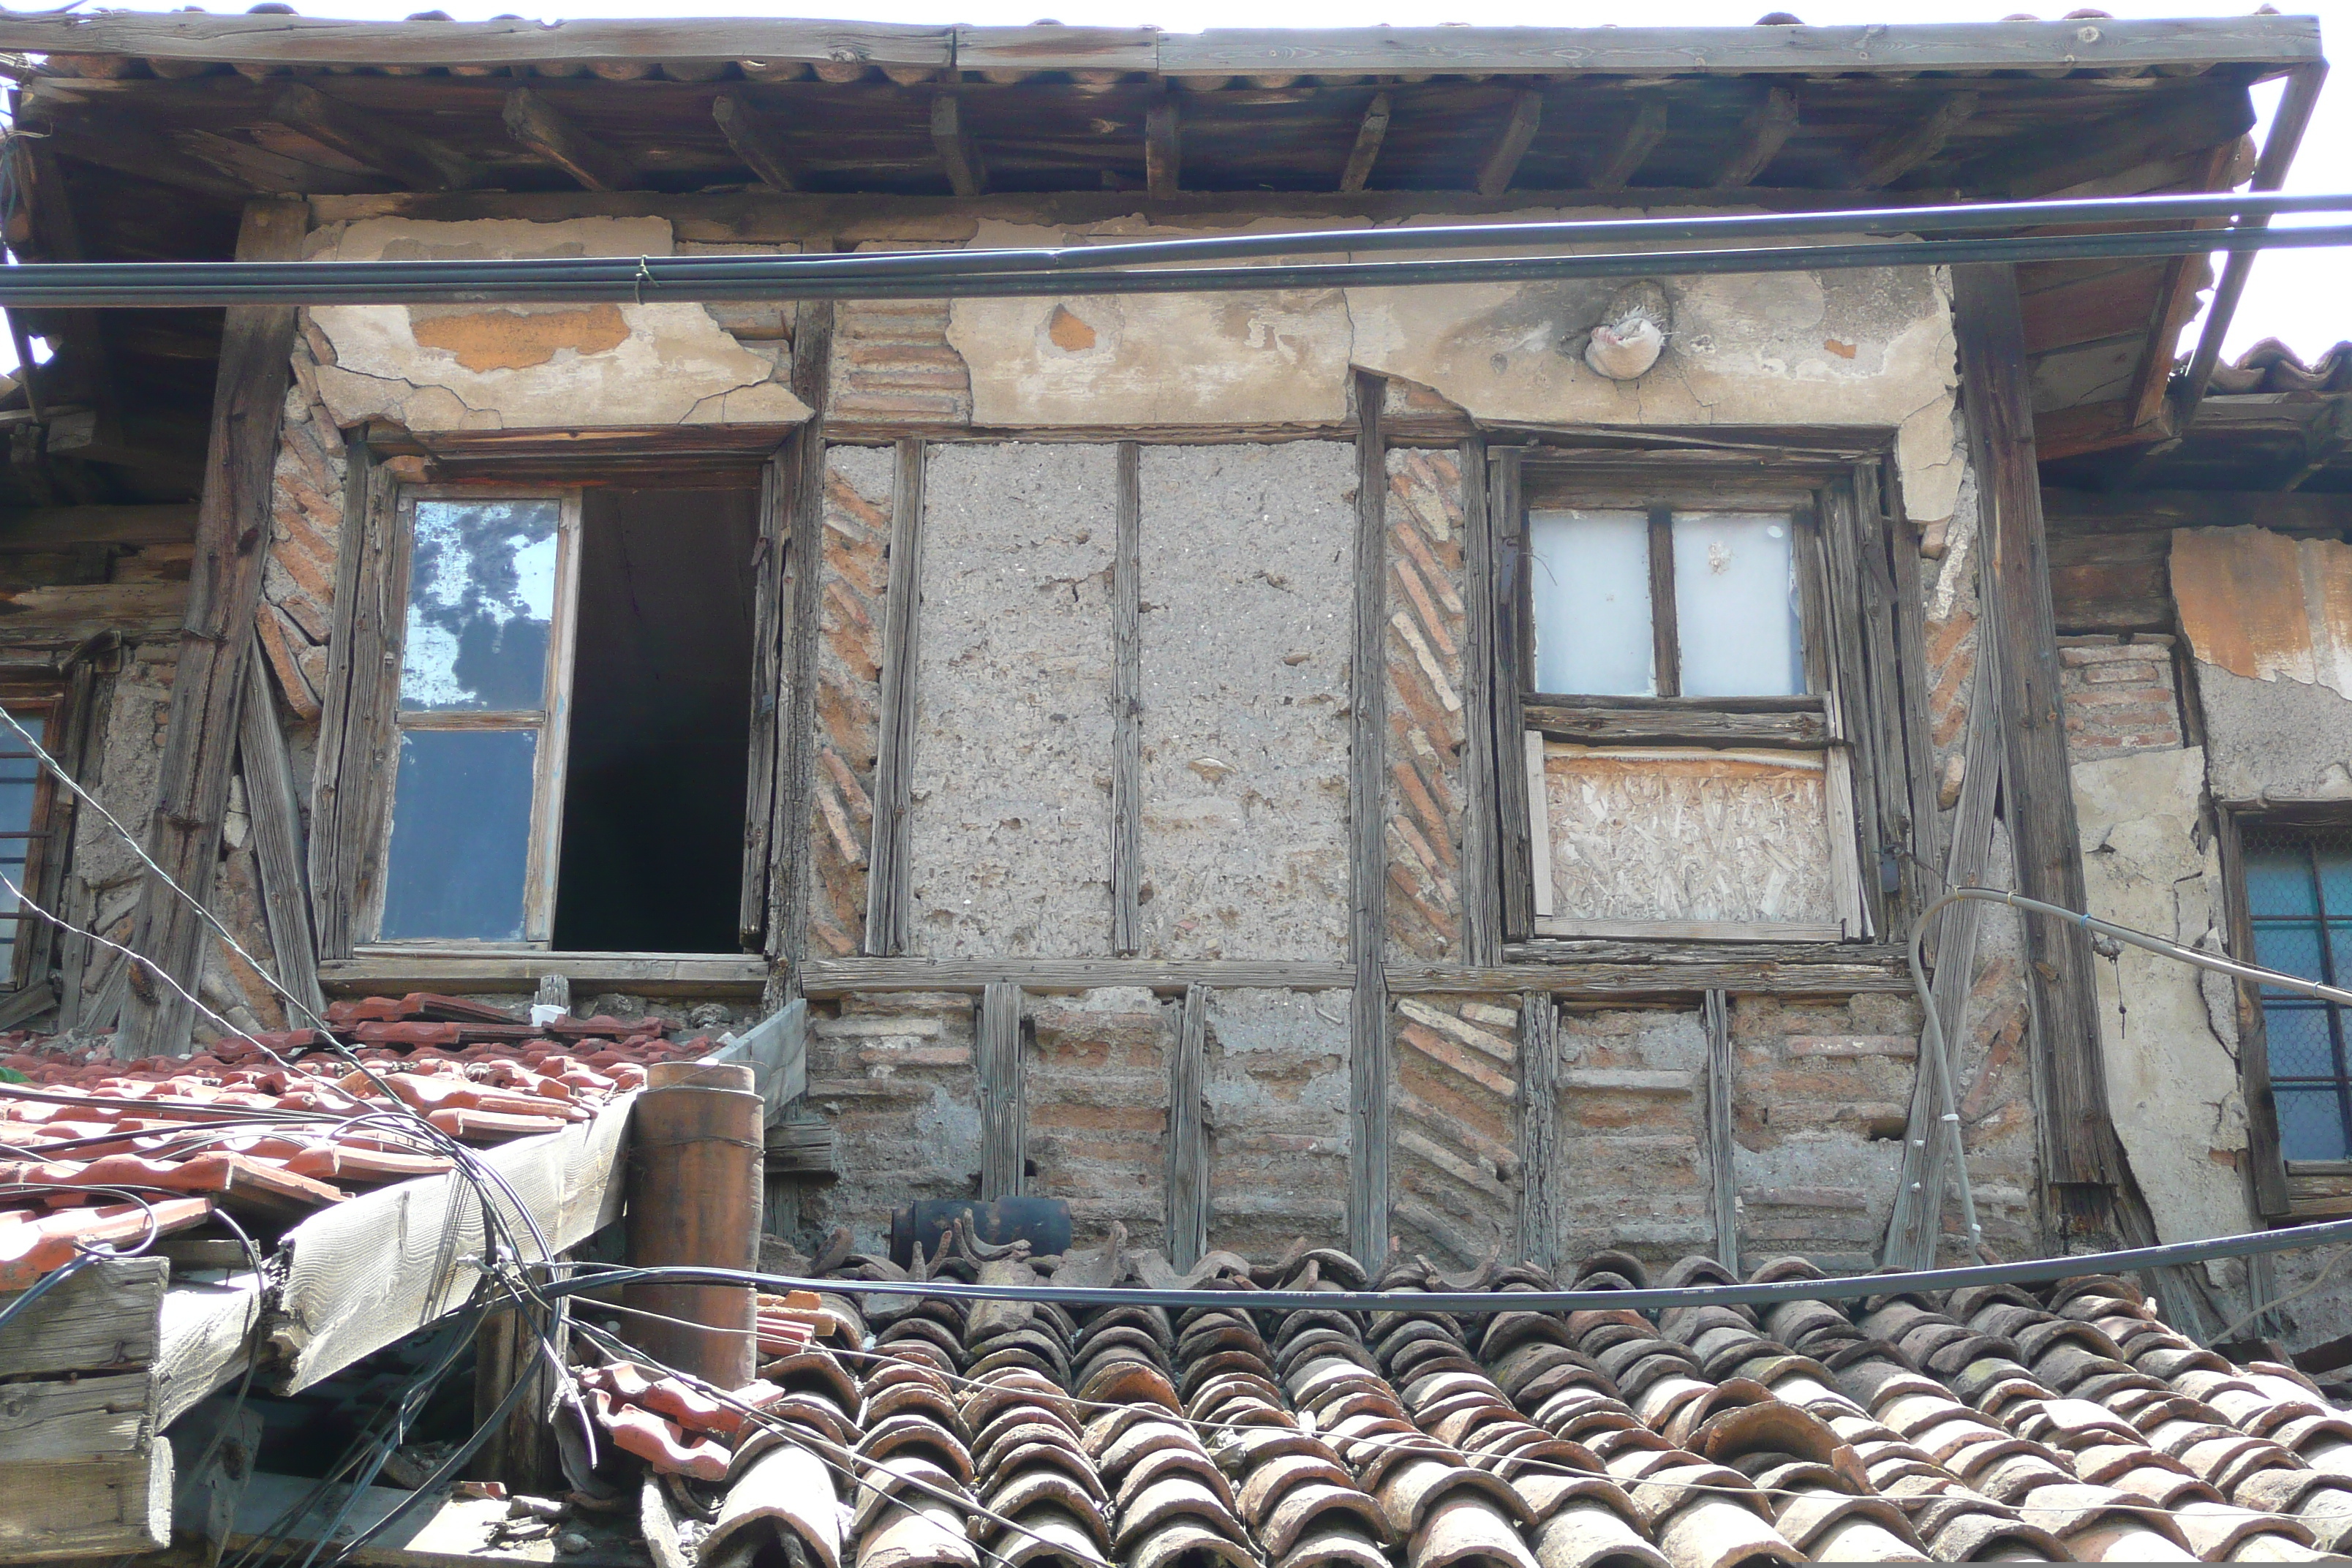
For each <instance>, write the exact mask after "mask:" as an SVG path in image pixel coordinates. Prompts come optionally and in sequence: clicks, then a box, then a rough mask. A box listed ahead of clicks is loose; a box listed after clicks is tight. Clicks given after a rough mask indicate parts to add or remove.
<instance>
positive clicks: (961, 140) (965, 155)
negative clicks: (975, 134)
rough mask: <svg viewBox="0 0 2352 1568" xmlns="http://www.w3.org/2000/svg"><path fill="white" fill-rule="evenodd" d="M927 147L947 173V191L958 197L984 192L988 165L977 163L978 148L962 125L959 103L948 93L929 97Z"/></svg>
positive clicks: (979, 158)
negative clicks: (928, 141)
mask: <svg viewBox="0 0 2352 1568" xmlns="http://www.w3.org/2000/svg"><path fill="white" fill-rule="evenodd" d="M931 147H932V150H933V151H934V152H936V153H938V154H939V159H940V168H941V169H943V170H945V171H946V173H947V177H948V188H949V189H950V190H952V191H953V192H955V194H956V195H959V196H977V195H983V194H985V193H986V192H987V190H988V165H987V164H985V163H982V162H981V157H980V146H979V144H978V143H977V142H974V141H973V140H972V137H971V127H970V126H968V125H966V124H965V123H964V120H963V104H962V101H961V100H960V99H958V98H957V97H956V95H955V94H954V93H952V92H939V93H934V94H932V95H931Z"/></svg>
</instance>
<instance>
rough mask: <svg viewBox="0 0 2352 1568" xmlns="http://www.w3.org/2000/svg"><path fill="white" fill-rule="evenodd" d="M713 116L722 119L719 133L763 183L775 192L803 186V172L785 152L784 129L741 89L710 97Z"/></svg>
mask: <svg viewBox="0 0 2352 1568" xmlns="http://www.w3.org/2000/svg"><path fill="white" fill-rule="evenodd" d="M710 118H711V119H713V120H715V121H718V122H719V134H720V135H721V136H724V137H726V138H727V145H729V146H730V147H732V148H734V149H735V155H736V156H737V157H738V158H740V159H742V160H743V166H744V167H745V168H747V169H749V170H751V173H752V174H755V175H757V176H758V177H759V180H760V183H761V184H763V185H765V186H767V187H768V188H769V189H770V190H772V191H797V190H799V189H800V188H801V184H800V174H799V173H798V172H797V171H796V170H794V169H793V160H792V158H791V157H790V156H789V155H788V154H787V153H785V152H784V146H783V142H784V139H783V134H782V130H781V128H780V127H778V125H777V124H776V122H775V121H773V120H772V119H771V118H769V117H768V115H766V114H765V113H763V112H761V110H758V109H755V108H753V107H752V106H751V100H750V99H748V98H746V97H744V96H743V94H741V93H740V92H722V93H719V94H718V95H717V96H715V97H713V98H712V99H711V100H710Z"/></svg>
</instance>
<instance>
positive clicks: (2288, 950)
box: [2254, 921, 2327, 995]
mask: <svg viewBox="0 0 2352 1568" xmlns="http://www.w3.org/2000/svg"><path fill="white" fill-rule="evenodd" d="M2254 962H2255V963H2259V964H2261V965H2262V966H2263V968H2265V969H2275V970H2277V971H2278V972H2279V973H2282V974H2296V975H2301V976H2302V977H2303V978H2304V979H2305V980H2325V979H2326V978H2327V976H2326V975H2325V974H2323V973H2320V969H2319V931H2318V928H2317V927H2316V926H2315V925H2306V924H2305V923H2303V922H2302V921H2277V922H2275V923H2273V922H2270V921H2263V922H2258V923H2257V924H2256V925H2255V927H2254ZM2271 994H2273V995H2279V994H2284V993H2280V992H2278V991H2276V990H2273V992H2272V993H2271Z"/></svg>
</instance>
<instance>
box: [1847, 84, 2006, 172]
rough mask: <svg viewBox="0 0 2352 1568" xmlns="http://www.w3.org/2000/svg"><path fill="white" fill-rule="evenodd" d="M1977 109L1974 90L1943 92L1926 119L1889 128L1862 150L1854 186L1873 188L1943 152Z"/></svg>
mask: <svg viewBox="0 0 2352 1568" xmlns="http://www.w3.org/2000/svg"><path fill="white" fill-rule="evenodd" d="M1976 111H1977V95H1976V94H1975V93H1973V92H1953V93H1947V94H1945V96H1944V98H1943V99H1942V100H1941V101H1939V102H1938V103H1937V105H1936V107H1935V108H1934V109H1933V110H1929V111H1928V114H1927V118H1926V119H1925V120H1922V121H1919V123H1917V124H1916V125H1907V126H1905V127H1904V128H1903V129H1902V130H1900V131H1890V132H1887V133H1886V134H1885V135H1884V136H1882V137H1880V138H1879V139H1878V140H1877V141H1875V142H1872V143H1871V144H1870V145H1869V146H1868V147H1866V148H1864V150H1863V153H1862V166H1861V168H1860V169H1859V170H1857V171H1856V172H1855V174H1854V182H1853V183H1854V185H1855V188H1856V189H1859V190H1865V191H1874V190H1877V189H1879V188H1880V187H1882V186H1885V185H1891V184H1894V183H1895V181H1897V180H1899V179H1901V178H1902V177H1903V176H1904V175H1906V174H1909V173H1910V172H1911V171H1912V170H1914V169H1916V168H1917V167H1918V166H1919V165H1920V164H1922V163H1926V162H1927V160H1928V159H1930V158H1932V157H1934V156H1935V155H1936V154H1937V153H1940V152H1942V151H1943V150H1944V143H1945V142H1948V141H1950V140H1951V137H1952V132H1955V131H1957V130H1958V129H1959V128H1960V127H1961V126H1962V125H1963V124H1965V123H1967V121H1968V120H1969V117H1970V116H1971V115H1973V114H1975V113H1976Z"/></svg>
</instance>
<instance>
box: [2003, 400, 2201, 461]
mask: <svg viewBox="0 0 2352 1568" xmlns="http://www.w3.org/2000/svg"><path fill="white" fill-rule="evenodd" d="M2034 429H2035V437H2036V438H2035V441H2034V449H2035V450H2036V451H2037V452H2039V453H2040V454H2041V457H2042V461H2043V462H2054V461H2055V460H2057V459H2058V458H2079V457H2082V456H2083V455H2084V454H2085V453H2089V452H2110V451H2113V450H2115V449H2116V447H2151V446H2154V445H2155V444H2156V443H2157V442H2158V441H2168V440H2170V439H2172V437H2174V436H2176V435H2178V434H2179V429H2178V427H2177V426H2176V425H2175V423H2174V420H2173V416H2172V405H2171V404H2169V403H2166V404H2164V405H2162V406H2161V407H2159V408H2158V410H2157V415H2156V417H2155V418H2153V419H2148V420H2142V419H2141V418H2140V417H2139V414H2138V410H2137V409H2136V408H2134V407H2133V406H2132V404H2131V402H2130V400H2128V399H2126V398H2117V399H2116V400H2115V401H2113V402H2111V403H2082V404H2077V405H2074V407H2072V408H2055V409H2045V410H2043V411H2042V413H2041V414H2039V415H2037V416H2034Z"/></svg>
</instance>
